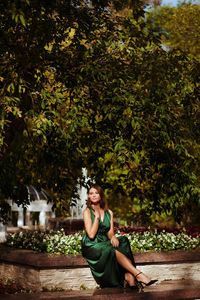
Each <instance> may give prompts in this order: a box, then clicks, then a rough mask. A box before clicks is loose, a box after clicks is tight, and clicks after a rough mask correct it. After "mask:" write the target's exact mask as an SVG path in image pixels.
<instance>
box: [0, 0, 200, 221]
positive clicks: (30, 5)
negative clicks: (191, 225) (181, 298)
mask: <svg viewBox="0 0 200 300" xmlns="http://www.w3.org/2000/svg"><path fill="white" fill-rule="evenodd" d="M89 2H90V3H89ZM89 2H87V3H86V2H85V1H79V2H78V3H77V1H71V2H69V1H48V3H47V2H46V1H38V0H34V1H31V2H29V1H24V0H18V1H17V0H15V1H2V2H1V4H0V9H1V12H2V13H1V30H2V32H3V39H2V40H1V42H0V49H1V58H2V62H3V63H2V67H1V84H2V89H1V102H0V108H1V113H0V128H1V132H0V145H1V150H0V159H1V160H0V170H1V173H0V181H1V194H2V197H1V198H3V196H4V197H5V196H6V197H7V196H9V195H10V194H11V191H12V190H13V187H14V186H18V187H19V188H20V189H21V190H22V191H23V190H24V186H26V185H30V184H32V185H34V186H35V187H36V188H38V189H40V188H41V187H42V188H44V189H45V190H47V191H48V192H49V193H50V195H51V197H52V199H53V200H54V202H55V207H57V208H58V207H59V208H60V210H61V211H62V210H66V211H69V203H70V199H71V198H72V196H73V195H74V193H75V192H76V191H75V188H74V187H75V185H76V182H77V178H78V177H81V169H82V167H86V168H87V170H88V173H89V175H90V177H91V180H93V179H95V180H96V181H97V182H98V183H100V184H101V185H102V186H103V187H104V188H105V189H106V193H107V195H108V198H109V200H110V203H111V204H110V206H111V208H113V209H114V211H115V212H117V214H118V215H120V214H123V215H125V214H126V215H128V216H129V217H130V218H131V215H134V213H135V210H134V207H133V203H135V204H136V205H137V206H138V205H139V206H140V209H142V210H143V211H145V213H146V215H147V217H148V216H151V214H152V212H158V213H160V214H161V213H162V212H166V213H167V214H173V215H174V217H175V219H176V220H178V221H179V222H180V221H181V220H182V218H183V216H184V214H186V215H187V214H188V212H189V211H190V210H191V207H193V208H195V207H196V208H197V207H198V205H199V203H198V201H199V177H198V174H199V153H200V151H199V150H200V148H199V137H200V132H199V128H200V127H199V77H200V72H199V70H200V69H199V62H198V60H196V59H195V58H194V57H193V56H190V55H187V54H186V53H183V52H182V51H180V50H179V49H176V48H174V49H171V50H169V51H165V50H164V49H163V47H162V44H161V39H160V38H161V37H160V36H159V34H158V31H157V30H155V28H154V27H150V26H149V22H148V20H146V19H145V18H144V5H143V2H142V1H133V3H132V1H124V2H123V5H122V2H121V1H113V2H111V3H110V2H109V3H108V1H89ZM83 181H84V178H83ZM88 184H89V183H88ZM20 195H21V196H20V198H19V199H18V203H19V204H20V203H23V204H24V205H26V204H27V203H28V198H27V197H24V195H23V194H22V193H21V194H20ZM23 198H24V200H23ZM119 204H120V207H119ZM123 207H126V209H125V211H126V213H125V212H124V209H123Z"/></svg>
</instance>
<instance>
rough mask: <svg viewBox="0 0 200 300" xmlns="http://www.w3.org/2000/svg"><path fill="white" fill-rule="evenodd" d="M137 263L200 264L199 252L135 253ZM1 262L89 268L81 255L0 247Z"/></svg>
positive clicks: (48, 266)
mask: <svg viewBox="0 0 200 300" xmlns="http://www.w3.org/2000/svg"><path fill="white" fill-rule="evenodd" d="M134 258H135V262H136V264H137V265H138V266H139V265H144V264H145V265H149V264H150V265H152V264H161V263H166V264H171V263H173V264H174V263H181V262H184V263H186V262H200V250H198V251H195V250H194V251H174V252H150V253H149V252H148V253H135V254H134ZM0 262H8V263H14V264H20V265H26V266H32V267H34V268H80V267H88V263H87V262H86V260H85V259H84V258H83V257H82V256H81V255H76V256H75V255H66V256H65V255H56V254H47V253H38V252H35V251H32V250H24V249H15V248H11V247H7V246H5V245H3V244H2V245H0Z"/></svg>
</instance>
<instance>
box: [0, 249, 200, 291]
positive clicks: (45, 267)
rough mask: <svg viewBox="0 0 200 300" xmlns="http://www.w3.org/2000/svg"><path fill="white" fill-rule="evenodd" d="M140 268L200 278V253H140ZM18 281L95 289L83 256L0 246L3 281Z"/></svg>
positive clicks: (162, 275)
mask: <svg viewBox="0 0 200 300" xmlns="http://www.w3.org/2000/svg"><path fill="white" fill-rule="evenodd" d="M135 261H136V264H137V266H138V268H139V269H140V270H141V271H144V272H145V273H146V274H148V275H149V276H150V277H152V278H157V279H159V281H163V280H170V279H171V280H172V279H173V280H181V279H193V280H196V279H198V278H200V251H188V252H187V251H182V252H179V251H177V252H162V253H143V254H140V253H137V254H135ZM3 277H5V278H10V279H15V280H17V281H18V282H20V284H21V285H23V286H24V287H26V288H28V289H32V290H35V291H39V290H41V289H42V288H44V287H45V288H48V289H49V290H50V289H54V288H62V289H65V290H67V289H74V290H77V289H80V287H81V286H82V287H83V286H84V287H87V288H95V287H97V284H96V282H95V280H94V279H93V276H92V274H91V272H90V269H89V267H88V264H87V262H86V261H85V260H84V258H83V257H82V256H70V255H68V256H63V255H49V254H43V253H35V252H33V251H31V250H18V249H13V248H9V247H6V246H5V245H1V246H0V278H3Z"/></svg>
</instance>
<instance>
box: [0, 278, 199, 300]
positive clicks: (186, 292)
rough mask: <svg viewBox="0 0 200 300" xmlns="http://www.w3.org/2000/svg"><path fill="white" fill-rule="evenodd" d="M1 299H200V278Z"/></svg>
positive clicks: (4, 298) (20, 295) (2, 299)
mask: <svg viewBox="0 0 200 300" xmlns="http://www.w3.org/2000/svg"><path fill="white" fill-rule="evenodd" d="M0 299H1V300H119V299H123V300H160V299H162V300H165V299H168V300H171V299H174V300H175V299H176V300H178V299H179V300H180V299H193V300H194V299H195V300H199V299H200V280H199V281H198V280H193V281H188V280H171V281H163V282H161V283H158V284H155V285H153V286H150V287H145V288H144V291H143V292H141V293H138V292H136V291H133V290H131V289H126V290H124V289H102V290H98V289H97V290H77V291H74V290H71V291H63V292H43V293H32V294H17V295H0Z"/></svg>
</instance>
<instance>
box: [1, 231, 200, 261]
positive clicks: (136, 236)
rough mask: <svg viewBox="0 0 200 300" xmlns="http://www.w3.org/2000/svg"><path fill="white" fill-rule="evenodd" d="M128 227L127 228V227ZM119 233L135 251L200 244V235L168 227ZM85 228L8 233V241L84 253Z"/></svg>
mask: <svg viewBox="0 0 200 300" xmlns="http://www.w3.org/2000/svg"><path fill="white" fill-rule="evenodd" d="M123 230H125V228H123ZM115 234H116V236H119V235H121V234H124V235H125V236H127V238H128V239H129V241H130V245H131V249H132V251H134V252H147V251H171V250H178V249H183V250H192V249H195V248H197V247H198V246H199V245H200V236H199V234H196V236H195V237H194V236H192V235H191V234H188V233H187V232H186V230H183V231H182V232H176V233H173V232H166V231H165V230H162V231H158V230H141V231H140V232H136V231H131V232H129V233H127V232H125V231H122V228H118V229H115ZM82 236H83V231H79V232H76V233H74V234H69V235H65V232H64V229H61V230H60V231H57V232H53V231H25V232H19V233H13V234H8V237H7V242H6V244H7V245H8V246H11V247H15V248H19V249H22V248H23V249H31V250H35V251H38V252H46V253H54V254H65V255H67V254H73V255H77V254H81V239H82Z"/></svg>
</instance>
